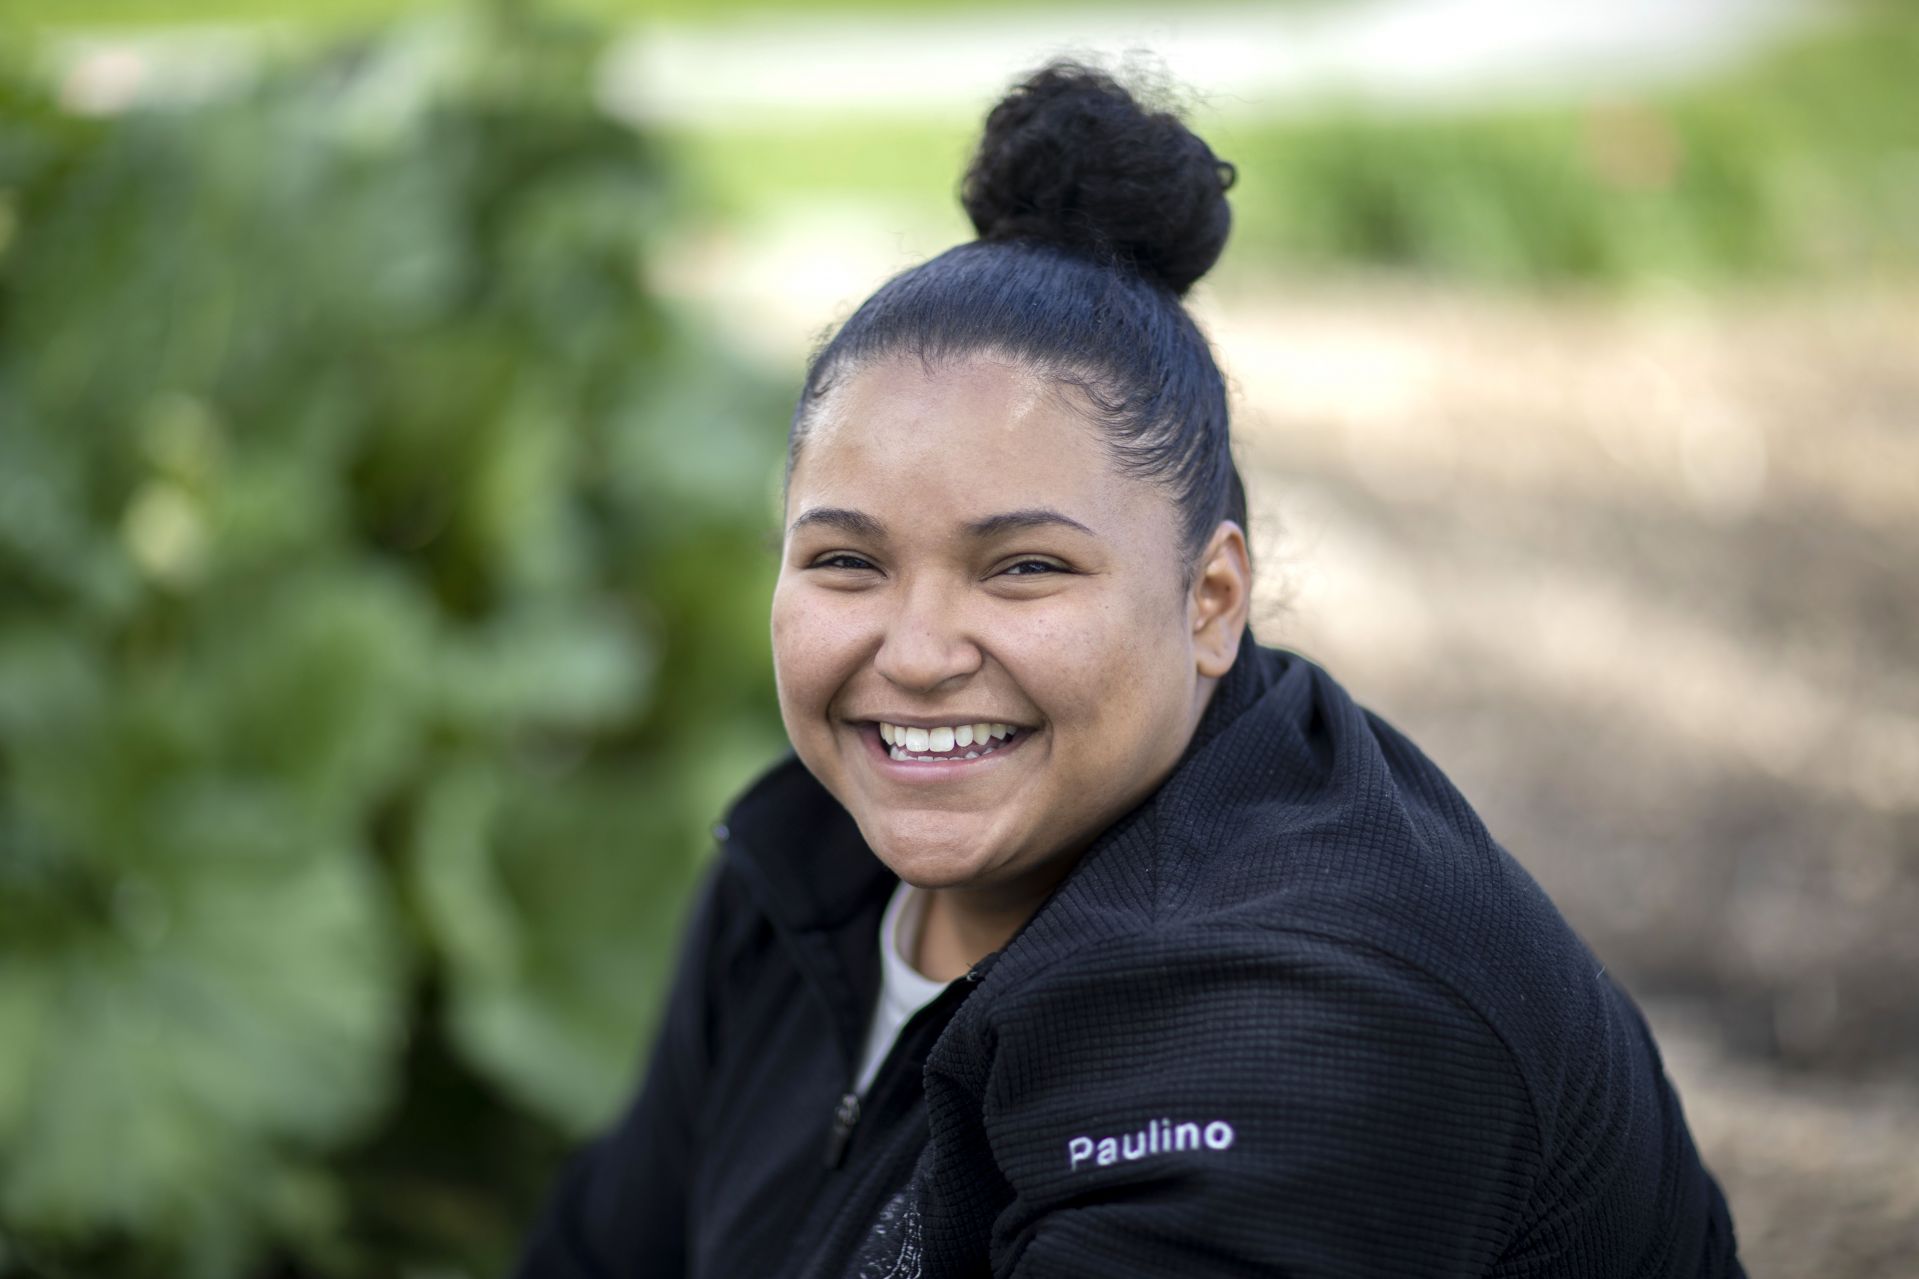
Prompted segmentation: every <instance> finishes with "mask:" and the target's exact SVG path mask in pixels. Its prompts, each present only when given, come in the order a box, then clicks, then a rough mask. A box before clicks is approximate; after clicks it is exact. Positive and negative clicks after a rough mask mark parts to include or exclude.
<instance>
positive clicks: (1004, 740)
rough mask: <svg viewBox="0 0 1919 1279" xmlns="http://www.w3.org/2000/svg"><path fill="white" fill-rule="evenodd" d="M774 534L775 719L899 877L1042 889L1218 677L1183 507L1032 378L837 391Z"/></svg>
mask: <svg viewBox="0 0 1919 1279" xmlns="http://www.w3.org/2000/svg"><path fill="white" fill-rule="evenodd" d="M786 521H787V530H786V535H785V547H784V552H783V556H782V562H781V565H780V575H779V581H778V584H777V586H776V587H775V589H774V594H773V618H772V621H773V659H774V668H775V674H776V677H777V680H778V684H779V699H780V714H781V716H782V717H783V718H784V720H785V722H786V731H787V733H788V735H789V736H790V737H791V739H792V742H793V746H794V749H795V750H796V751H797V752H798V754H799V757H800V759H801V760H802V761H803V762H804V763H805V764H806V766H807V767H808V768H809V769H810V770H811V771H812V772H813V774H814V776H815V777H817V778H818V779H819V780H820V782H821V783H822V784H824V785H825V786H826V788H827V789H828V790H829V791H831V792H832V794H833V795H834V796H835V797H836V798H837V799H838V800H839V801H840V802H841V804H843V805H844V806H845V807H846V809H847V810H848V811H849V812H850V813H851V814H852V816H853V818H854V819H855V820H856V821H857V822H858V824H859V828H860V831H861V833H862V834H863V835H864V836H865V839H866V842H867V843H868V845H869V846H870V847H871V848H872V849H873V851H874V852H875V853H876V854H877V855H878V856H879V857H880V859H881V860H883V861H884V862H886V864H887V865H888V866H889V867H891V868H892V869H893V870H894V871H895V872H896V873H897V874H898V875H899V876H900V877H901V878H902V879H905V880H907V881H909V882H911V883H915V884H918V885H919V886H921V887H924V888H946V887H960V886H967V887H977V888H984V887H993V888H1003V889H1010V890H1017V889H1019V888H1020V887H1021V886H1025V887H1028V888H1030V889H1034V890H1038V889H1042V888H1043V887H1045V886H1047V885H1050V884H1051V883H1052V882H1053V881H1055V880H1056V879H1057V878H1058V877H1059V875H1061V874H1063V873H1064V871H1065V869H1066V868H1067V867H1068V866H1070V864H1071V860H1072V859H1073V858H1074V857H1075V856H1076V855H1077V853H1078V852H1079V851H1081V850H1082V849H1083V848H1084V847H1085V845H1086V843H1087V842H1088V841H1090V840H1091V838H1092V837H1093V836H1094V835H1096V834H1098V833H1099V832H1100V831H1101V830H1103V829H1104V828H1105V827H1107V826H1108V825H1110V824H1111V823H1112V822H1113V821H1114V820H1115V819H1116V818H1118V817H1120V816H1121V815H1123V814H1124V813H1125V812H1126V811H1127V810H1128V809H1130V808H1131V807H1133V806H1134V805H1135V804H1137V803H1138V802H1139V801H1140V800H1141V799H1143V798H1145V796H1146V795H1147V794H1148V793H1150V792H1151V791H1152V790H1153V789H1154V788H1155V787H1157V786H1158V784H1159V783H1160V782H1161V781H1162V780H1164V778H1165V776H1166V774H1167V773H1168V772H1170V771H1171V769H1172V767H1173V765H1174V764H1175V763H1176V762H1177V760H1178V758H1179V756H1180V753H1181V752H1182V751H1183V750H1184V749H1185V746H1186V743H1187V741H1188V740H1189V739H1190V738H1191V735H1192V731H1193V727H1194V725H1195V724H1196V723H1197V722H1198V717H1199V714H1200V712H1201V711H1202V710H1203V709H1204V703H1205V696H1206V695H1207V694H1209V693H1210V691H1211V687H1212V683H1213V681H1212V679H1210V678H1207V677H1205V676H1203V675H1202V673H1201V670H1200V666H1201V665H1203V662H1201V663H1197V664H1196V659H1195V621H1194V614H1193V609H1192V606H1191V604H1190V600H1191V593H1190V592H1183V591H1182V590H1181V589H1180V582H1181V577H1182V568H1183V564H1182V562H1181V553H1180V549H1179V543H1180V536H1179V529H1178V519H1177V512H1176V510H1175V508H1174V506H1173V503H1172V501H1171V499H1170V498H1169V497H1167V495H1166V494H1165V492H1164V490H1162V489H1161V488H1159V487H1157V486H1156V485H1154V484H1152V483H1150V482H1148V481H1145V480H1141V479H1137V478H1133V477H1129V476H1126V475H1124V474H1122V473H1120V472H1119V471H1118V470H1117V469H1116V468H1115V466H1114V465H1113V462H1112V460H1111V459H1110V457H1109V456H1108V453H1107V450H1106V446H1105V445H1104V444H1103V443H1102V441H1101V439H1100V437H1099V436H1098V434H1097V433H1096V429H1095V428H1094V427H1093V426H1092V425H1091V424H1090V423H1088V422H1087V421H1086V420H1085V419H1084V418H1082V417H1081V416H1080V415H1079V413H1078V412H1077V411H1076V410H1075V409H1074V408H1073V406H1072V404H1071V403H1070V402H1069V401H1068V400H1067V399H1066V398H1065V393H1063V392H1061V391H1060V390H1058V389H1057V388H1056V387H1055V386H1054V385H1053V384H1051V383H1049V382H1047V381H1046V380H1044V379H1042V378H1041V377H1040V376H1039V375H1037V374H1035V373H1033V372H1031V371H1029V370H1026V369H1024V368H1022V367H1019V366H1017V365H1015V364H1012V363H1008V362H1004V361H1000V360H996V359H993V358H988V357H973V358H968V359H964V360H956V361H953V362H950V363H946V364H943V365H941V366H938V367H929V366H926V365H922V364H921V363H920V362H919V361H918V360H917V359H908V360H896V361H887V362H884V363H880V364H876V365H874V366H871V367H868V368H866V369H864V370H862V371H860V372H858V373H856V374H854V375H852V376H850V377H848V378H846V379H844V380H843V381H842V382H841V383H840V384H839V385H838V386H836V387H835V388H834V389H833V390H832V391H831V392H830V393H829V394H828V395H827V396H826V397H825V398H824V399H823V400H821V401H820V402H818V403H817V404H816V405H815V406H814V411H813V414H812V417H811V421H810V426H809V429H808V432H807V434H806V436H805V438H804V440H803V442H802V445H801V448H800V453H799V459H798V462H797V464H796V466H795V468H794V470H793V473H792V477H791V481H790V484H789V488H788V498H787V509H786ZM1237 639H1238V636H1237V632H1236V630H1235V633H1234V635H1233V636H1232V640H1233V642H1234V644H1235V645H1236V643H1237ZM882 725H885V726H887V727H885V728H884V729H883V728H882ZM976 725H987V726H992V725H1004V726H1006V727H1007V728H1008V729H1010V730H1011V732H1010V734H1009V735H1008V736H1005V737H1001V736H998V735H997V733H996V732H995V731H994V730H992V729H990V728H989V729H988V730H987V732H986V733H985V734H983V735H982V734H980V731H979V730H978V729H977V728H975V727H974V726H976ZM896 730H897V731H896ZM889 737H890V738H893V739H895V742H894V744H893V745H889V744H888V742H887V740H885V739H886V738H889ZM969 737H973V738H974V740H973V741H971V742H969V741H968V740H967V739H968V738H969Z"/></svg>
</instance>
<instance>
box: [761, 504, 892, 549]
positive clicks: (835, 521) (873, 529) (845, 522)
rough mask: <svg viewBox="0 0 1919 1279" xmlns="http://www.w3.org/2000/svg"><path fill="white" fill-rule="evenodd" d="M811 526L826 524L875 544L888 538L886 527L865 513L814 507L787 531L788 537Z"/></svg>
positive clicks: (841, 508)
mask: <svg viewBox="0 0 1919 1279" xmlns="http://www.w3.org/2000/svg"><path fill="white" fill-rule="evenodd" d="M810 524H824V525H826V526H827V527H828V528H836V529H839V530H841V531H842V532H846V533H851V534H853V536H855V537H865V538H870V539H872V540H873V541H875V542H879V541H884V540H885V538H886V525H884V524H882V523H880V522H879V521H878V520H876V519H874V518H873V517H872V516H870V515H868V514H867V513H866V512H865V511H849V510H847V509H846V508H845V507H843V506H816V507H813V508H812V509H811V510H809V511H807V512H805V513H804V514H802V515H801V516H800V517H799V518H798V519H797V520H794V521H793V523H792V525H791V526H790V527H788V528H787V530H786V532H787V535H788V536H791V535H792V534H794V533H797V532H799V531H800V530H801V529H803V528H805V527H807V526H808V525H810Z"/></svg>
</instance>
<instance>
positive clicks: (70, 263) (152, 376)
mask: <svg viewBox="0 0 1919 1279" xmlns="http://www.w3.org/2000/svg"><path fill="white" fill-rule="evenodd" d="M596 54H597V49H596V47H595V44H594V42H593V41H592V40H591V39H588V38H585V37H582V36H580V35H578V34H575V33H571V32H567V31H563V30H554V29H550V28H547V27H544V26H535V25H531V24H529V23H527V22H525V21H524V20H515V19H512V18H511V17H509V16H506V15H505V13H504V12H502V11H495V12H494V13H493V14H492V16H490V17H485V18H481V17H474V18H470V19H469V18H447V19H442V20H439V21H437V22H436V23H434V24H432V25H429V26H423V27H414V28H411V29H408V30H405V31H401V32H399V33H396V34H395V35H393V36H391V37H388V38H384V39H381V40H378V41H374V42H369V43H366V44H364V45H362V46H360V47H357V48H354V49H351V50H347V51H344V52H341V53H338V54H334V55H330V56H326V57H323V58H319V59H315V60H311V61H306V62H302V63H299V64H295V65H289V66H285V67H281V68H278V69H276V70H273V71H271V72H270V73H269V74H267V75H266V76H264V77H263V79H262V80H261V81H260V83H258V84H257V85H256V86H255V87H254V88H253V89H251V90H249V91H248V92H247V93H246V94H245V96H244V97H243V98H241V99H239V100H235V101H229V102H222V103H215V104H212V105H207V106H202V107H197V108H193V109H191V110H181V111H147V112H138V113H133V114H129V115H126V116H122V117H118V118H113V119H108V120H80V119H76V118H73V117H69V116H65V115H62V114H61V113H60V112H58V111H57V110H56V109H54V108H53V107H52V106H51V105H50V104H49V102H48V101H47V100H46V99H45V97H44V96H43V94H42V91H41V89H40V88H39V87H38V85H37V82H36V81H35V80H34V79H33V78H32V77H31V76H28V75H26V74H24V73H22V72H20V71H19V69H18V68H15V69H12V70H10V71H8V72H7V73H5V74H0V1045H3V1046H4V1048H3V1049H0V1272H4V1271H5V1270H6V1269H7V1267H8V1265H9V1264H11V1265H13V1266H14V1267H16V1268H21V1269H23V1270H24V1271H25V1272H26V1273H61V1272H64V1271H67V1270H73V1271H75V1272H80V1271H84V1272H85V1273H88V1274H90V1275H109V1274H126V1275H146V1274H152V1275H193V1276H203V1275H204V1276H216V1277H217V1276H222V1275H234V1274H240V1273H244V1272H245V1271H247V1270H248V1269H249V1268H250V1267H252V1266H254V1265H256V1264H258V1263H259V1262H260V1261H261V1259H262V1258H263V1257H266V1256H268V1255H275V1256H278V1257H279V1258H281V1261H282V1263H283V1264H284V1265H287V1266H290V1267H292V1268H293V1269H295V1270H296V1271H298V1270H304V1271H307V1272H321V1273H343V1274H345V1273H351V1274H378V1273H388V1272H390V1271H389V1267H391V1266H393V1265H397V1264H398V1260H399V1259H409V1260H411V1261H412V1262H415V1263H418V1264H433V1265H441V1266H445V1265H449V1264H451V1265H456V1266H464V1267H470V1268H472V1269H474V1270H476V1271H478V1270H484V1269H488V1268H491V1267H497V1266H498V1265H500V1264H501V1263H502V1261H503V1256H502V1250H503V1249H505V1248H509V1247H510V1246H511V1245H512V1242H513V1239H514V1236H515V1234H516V1233H517V1229H518V1227H519V1225H520V1224H521V1220H522V1218H523V1214H524V1213H525V1212H526V1211H527V1209H528V1208H529V1206H530V1205H529V1203H528V1202H527V1200H526V1198H525V1195H526V1194H528V1193H529V1192H530V1191H531V1190H532V1189H534V1188H537V1187H538V1186H539V1185H540V1184H541V1183H542V1182H543V1181H544V1179H545V1176H546V1175H547V1173H549V1172H550V1170H551V1168H550V1160H551V1159H552V1157H553V1155H554V1154H555V1152H556V1151H557V1150H558V1149H559V1148H560V1146H561V1144H562V1141H563V1139H564V1138H565V1137H567V1136H571V1135H575V1134H578V1133H580V1132H581V1131H583V1130H584V1129H586V1128H587V1127H589V1126H591V1125H594V1124H596V1123H598V1122H601V1121H602V1120H604V1119H605V1118H606V1117H607V1115H608V1113H609V1110H610V1108H611V1107H612V1106H613V1105H614V1104H615V1102H616V1101H617V1099H618V1097H619V1096H620V1094H621V1093H622V1092H623V1091H624V1090H625V1089H626V1088H627V1087H628V1086H630V1083H631V1079H630V1072H631V1071H632V1069H633V1067H634V1064H635V1062H636V1061H637V1060H638V1047H639V1042H640V1037H641V1035H642V1034H643V1033H644V1031H645V1029H646V1028H647V1027H648V1026H649V1025H650V1024H651V1020H652V1018H653V1016H654V1012H655V1008H654V1000H655V998H656V994H657V991H658V989H659V987H660V984H661V981H662V979H663V976H664V975H665V974H664V972H663V966H664V964H665V963H666V960H667V956H668V954H669V953H670V946H671V944H672V941H673V933H674V928H675V924H676V920H677V918H678V912H679V903H680V901H681V900H682V897H683V894H684V892H685V890H686V888H687V886H688V885H689V883H690V882H691V879H692V877H693V876H694V875H695V874H696V872H697V869H698V863H699V858H700V856H701V852H702V849H703V848H704V847H705V846H706V840H705V839H704V830H705V827H706V824H707V823H708V822H709V821H710V820H711V819H712V817H713V816H714V815H715V814H716V812H717V811H718V808H719V805H720V803H721V801H722V800H723V799H724V797H725V796H726V795H727V794H728V793H729V792H730V791H731V790H732V789H733V788H734V787H735V786H737V785H738V783H739V782H740V781H742V780H743V779H744V777H745V776H746V775H747V774H748V773H749V772H750V771H751V770H752V769H753V768H754V767H755V766H756V765H757V764H759V763H761V762H763V761H764V760H765V759H766V758H767V757H769V756H770V755H771V754H772V753H773V751H774V750H776V749H777V747H778V745H779V743H780V740H781V739H780V735H779V731H778V725H777V722H776V720H774V719H773V718H772V715H771V707H772V705H773V701H774V699H773V695H772V689H771V686H770V677H769V675H768V673H767V672H768V663H767V660H766V653H765V643H766V632H765V622H764V607H765V603H764V602H765V591H766V589H767V586H768V578H769V575H770V572H771V563H770V560H769V559H768V558H767V557H766V556H765V555H764V553H763V551H762V550H761V546H760V538H761V536H762V529H763V528H764V526H765V524H766V520H767V509H766V505H767V495H768V493H769V491H770V486H771V483H772V481H773V477H774V476H775V475H776V474H777V471H776V468H777V465H778V457H779V450H780V445H781V440H780V434H781V428H782V425H783V421H784V409H785V406H784V404H782V403H781V402H780V400H779V397H778V396H777V394H775V393H772V392H770V391H769V390H768V388H767V387H766V386H765V385H764V384H763V383H761V382H760V381H759V380H757V379H756V377H755V376H754V375H753V374H752V373H751V371H750V370H746V369H741V368H737V367H732V366H730V365H729V364H728V363H727V361H726V360H725V358H724V357H723V356H722V354H721V353H719V352H718V351H716V350H715V349H714V348H713V347H712V346H711V345H710V344H708V343H707V342H706V341H705V340H704V339H703V338H702V337H701V335H700V334H699V333H698V332H696V331H694V330H693V329H691V328H690V327H689V326H688V324H687V323H686V321H685V320H684V319H683V318H681V317H680V316H678V315H676V314H675V313H673V312H672V311H670V310H668V309H666V308H664V307H662V306H661V305H660V304H658V303H657V302H655V301H654V300H652V299H651V298H650V297H649V296H648V295H647V293H646V291H645V289H644V286H643V283H642V273H641V271H640V263H641V260H642V252H643V250H644V248H645V245H646V242H647V239H648V237H649V236H650V235H652V234H653V233H654V232H655V230H656V229H657V228H658V227H659V226H660V225H661V223H662V222H663V221H664V220H665V219H666V218H667V217H668V216H669V215H670V214H671V212H672V209H673V205H672V199H673V194H672V192H671V191H670V190H669V189H668V188H667V187H666V185H665V184H664V182H663V178H662V174H661V171H660V164H659V162H658V159H657V157H656V156H655V155H654V154H653V153H652V152H651V151H650V150H649V148H648V146H647V145H646V143H645V140H644V139H642V138H640V137H638V136H636V135H634V134H632V133H631V132H629V131H627V130H625V129H624V128H622V127H620V126H617V125H615V124H613V123H611V122H609V121H607V120H605V119H604V118H603V117H601V116H600V115H599V114H598V113H597V112H596V111H595V110H594V109H593V107H592V105H591V102H590V101H589V100H588V97H587V93H588V89H589V86H590V85H591V82H592V80H591V75H590V70H591V66H592V61H593V59H594V57H595V56H596ZM450 1150H461V1151H466V1152H472V1153H474V1155H475V1157H476V1159H477V1160H478V1161H479V1162H478V1163H477V1164H474V1165H471V1166H467V1167H464V1168H460V1169H454V1170H447V1169H445V1168H438V1170H437V1171H436V1165H437V1164H438V1163H440V1162H443V1161H442V1160H441V1158H440V1156H441V1155H443V1154H444V1152H445V1151H450ZM488 1159H497V1160H500V1161H502V1162H501V1163H500V1164H498V1165H489V1164H487V1163H486V1162H485V1161H486V1160H488ZM509 1161H510V1162H511V1163H512V1165H513V1166H508V1162H509ZM527 1164H532V1165H534V1166H531V1167H529V1166H526V1165H527ZM399 1205H404V1209H403V1210H402V1208H401V1207H399Z"/></svg>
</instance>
